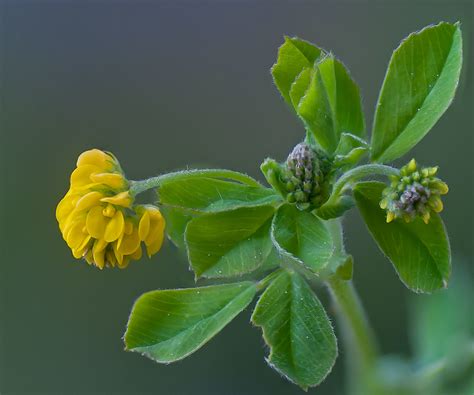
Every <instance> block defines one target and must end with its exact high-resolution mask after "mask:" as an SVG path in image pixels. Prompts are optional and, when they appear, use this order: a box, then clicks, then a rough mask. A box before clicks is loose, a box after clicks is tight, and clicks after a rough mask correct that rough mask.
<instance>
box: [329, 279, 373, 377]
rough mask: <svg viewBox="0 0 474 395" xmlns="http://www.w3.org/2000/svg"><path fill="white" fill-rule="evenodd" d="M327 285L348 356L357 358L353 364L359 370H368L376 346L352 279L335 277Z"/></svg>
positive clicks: (370, 366) (371, 366)
mask: <svg viewBox="0 0 474 395" xmlns="http://www.w3.org/2000/svg"><path fill="white" fill-rule="evenodd" d="M327 285H328V287H329V290H330V291H331V296H332V298H333V300H334V302H335V303H336V305H337V310H338V315H339V319H340V320H341V323H342V325H343V330H344V336H345V337H346V339H345V340H346V343H347V346H348V347H349V350H348V356H349V357H350V358H351V359H355V360H357V363H356V364H354V365H359V366H358V368H359V369H360V370H361V371H365V372H368V371H370V370H371V369H372V368H373V367H374V363H375V360H376V356H377V346H376V342H375V339H374V335H373V332H372V328H371V327H370V325H369V322H368V321H367V317H366V314H365V311H364V308H363V307H362V303H361V302H360V300H359V296H358V295H357V292H356V290H355V288H354V285H353V284H352V281H344V280H340V279H338V278H336V277H332V278H331V279H329V280H328V282H327Z"/></svg>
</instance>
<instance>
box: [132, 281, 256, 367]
mask: <svg viewBox="0 0 474 395" xmlns="http://www.w3.org/2000/svg"><path fill="white" fill-rule="evenodd" d="M255 292H256V287H255V284H254V283H252V282H248V281H245V282H240V283H235V284H225V285H214V286H210V287H202V288H191V289H171V290H163V291H152V292H148V293H145V294H143V295H142V296H140V297H139V298H138V300H137V301H136V302H135V305H134V306H133V309H132V313H131V314H130V318H129V321H128V324H127V331H126V332H125V336H124V340H125V345H126V349H127V350H129V351H136V352H139V353H141V354H143V355H145V356H147V357H149V358H151V359H153V360H155V361H156V362H161V363H169V362H174V361H178V360H180V359H183V358H185V357H187V356H188V355H189V354H191V353H193V352H194V351H196V350H198V349H199V348H200V347H202V346H203V345H204V344H205V343H207V342H208V341H209V340H210V339H211V338H212V337H213V336H215V335H216V334H217V333H218V332H219V331H220V330H221V329H222V328H223V327H224V326H226V325H227V324H228V323H229V322H230V321H231V320H232V319H233V318H234V317H235V316H236V315H237V314H239V313H240V312H241V311H242V310H244V309H245V308H246V307H247V306H248V304H249V303H250V302H251V301H252V299H253V297H254V296H255Z"/></svg>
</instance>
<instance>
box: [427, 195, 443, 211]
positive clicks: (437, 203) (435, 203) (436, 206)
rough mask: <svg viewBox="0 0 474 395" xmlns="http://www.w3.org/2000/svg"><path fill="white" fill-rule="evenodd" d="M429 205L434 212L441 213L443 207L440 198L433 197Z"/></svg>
mask: <svg viewBox="0 0 474 395" xmlns="http://www.w3.org/2000/svg"><path fill="white" fill-rule="evenodd" d="M429 203H430V206H431V207H432V208H433V210H434V211H435V212H437V213H440V212H441V211H443V207H444V206H443V202H442V201H441V198H440V197H438V196H435V197H434V198H432V199H430V201H429Z"/></svg>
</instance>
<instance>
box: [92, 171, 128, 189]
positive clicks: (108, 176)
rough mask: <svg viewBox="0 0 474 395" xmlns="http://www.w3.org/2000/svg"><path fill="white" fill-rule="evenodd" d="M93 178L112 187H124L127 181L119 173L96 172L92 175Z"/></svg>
mask: <svg viewBox="0 0 474 395" xmlns="http://www.w3.org/2000/svg"><path fill="white" fill-rule="evenodd" d="M90 178H91V180H92V181H93V182H97V183H100V184H104V185H107V186H109V187H110V188H114V189H119V188H123V187H124V186H125V185H126V184H127V182H126V181H125V179H124V178H123V176H122V175H121V174H119V173H96V174H92V175H91V177H90Z"/></svg>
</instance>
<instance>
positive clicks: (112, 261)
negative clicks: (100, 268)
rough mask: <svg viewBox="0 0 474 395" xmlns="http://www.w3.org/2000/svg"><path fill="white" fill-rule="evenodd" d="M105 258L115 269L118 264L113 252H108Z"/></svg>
mask: <svg viewBox="0 0 474 395" xmlns="http://www.w3.org/2000/svg"><path fill="white" fill-rule="evenodd" d="M105 257H106V259H107V264H108V265H110V266H111V267H115V266H116V265H117V264H118V262H117V259H116V258H115V255H114V252H113V251H111V250H107V252H106V253H105Z"/></svg>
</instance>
